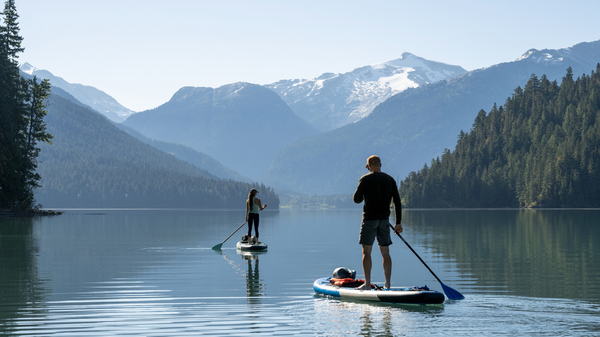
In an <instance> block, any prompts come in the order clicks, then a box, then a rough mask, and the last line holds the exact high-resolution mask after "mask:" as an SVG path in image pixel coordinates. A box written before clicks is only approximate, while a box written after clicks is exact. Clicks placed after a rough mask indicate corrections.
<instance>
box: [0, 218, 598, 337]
mask: <svg viewBox="0 0 600 337" xmlns="http://www.w3.org/2000/svg"><path fill="white" fill-rule="evenodd" d="M260 216H261V220H260V239H261V241H263V242H265V243H267V244H268V245H269V249H268V252H266V253H262V254H242V253H241V252H238V251H237V250H236V249H235V244H236V242H237V241H239V239H240V238H241V236H242V234H243V233H244V232H246V226H244V227H243V228H242V229H240V230H239V231H238V232H237V233H236V234H234V235H233V236H232V237H231V238H230V239H229V240H228V241H226V242H225V243H224V244H223V247H222V250H221V251H215V250H213V249H211V247H213V246H214V245H216V244H218V243H221V242H222V241H223V240H225V238H227V236H229V235H230V234H231V233H232V232H233V231H234V230H235V229H236V228H238V227H239V226H240V225H241V224H242V223H243V222H244V212H243V210H241V211H238V210H212V211H207V210H193V209H190V210H169V209H146V210H104V209H94V210H65V213H64V214H63V215H60V216H53V217H36V218H27V219H20V218H2V219H0V299H1V302H0V334H2V335H4V336H116V335H119V336H120V335H128V336H198V335H215V336H246V335H253V334H259V335H267V336H268V335H272V336H281V335H285V336H289V335H294V336H348V335H350V336H448V335H456V336H459V335H460V336H489V335H508V336H530V335H536V336H564V335H569V336H592V335H600V281H599V280H600V262H599V261H600V210H407V211H406V210H405V211H404V212H403V223H404V233H403V237H404V238H405V239H406V241H407V242H408V243H409V244H410V245H411V246H412V247H413V248H414V249H415V251H416V252H417V253H418V254H419V255H420V256H421V258H423V260H424V261H425V262H426V263H427V264H428V265H429V267H430V268H431V269H432V270H433V271H434V272H435V273H436V275H437V276H438V277H439V278H440V279H441V280H442V281H443V283H444V284H445V285H447V286H450V287H452V288H453V289H456V290H457V291H459V292H461V293H462V294H463V295H465V297H466V298H465V299H464V300H461V301H452V300H446V302H445V303H444V304H442V305H437V306H409V305H374V304H369V303H362V302H348V301H339V300H335V299H330V298H325V297H320V296H316V295H315V294H314V291H313V289H312V283H313V281H314V280H315V279H317V278H320V277H325V276H331V274H332V272H333V270H334V269H335V268H337V267H349V268H352V269H355V270H356V271H357V276H358V277H360V278H362V277H363V274H362V269H361V262H360V261H361V250H360V246H359V245H358V231H359V225H360V217H361V211H360V209H351V210H280V211H273V210H266V211H264V212H261V215H260ZM393 241H394V244H393V245H392V246H391V247H390V251H391V255H392V259H393V273H392V286H422V285H427V286H429V287H430V288H432V289H436V290H439V291H442V288H441V286H440V283H439V282H438V281H437V280H436V279H435V278H434V277H433V276H432V274H431V273H430V272H429V271H428V270H427V269H426V268H425V267H424V266H423V264H422V263H421V262H420V261H419V260H418V259H417V258H416V257H415V255H414V254H413V253H412V252H411V251H410V250H409V249H408V248H407V247H406V245H405V244H404V243H403V242H402V241H401V240H400V239H399V238H397V237H396V236H394V237H393ZM373 252H374V261H373V272H372V276H373V277H372V278H373V282H374V283H378V284H382V283H383V271H382V267H381V256H380V254H379V249H377V247H374V250H373Z"/></svg>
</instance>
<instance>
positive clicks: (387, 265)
mask: <svg viewBox="0 0 600 337" xmlns="http://www.w3.org/2000/svg"><path fill="white" fill-rule="evenodd" d="M379 250H380V251H381V256H382V257H383V275H384V276H385V284H384V288H385V289H390V287H391V279H392V257H391V256H390V247H389V246H385V247H381V246H379Z"/></svg>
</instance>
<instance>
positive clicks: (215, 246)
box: [212, 220, 248, 250]
mask: <svg viewBox="0 0 600 337" xmlns="http://www.w3.org/2000/svg"><path fill="white" fill-rule="evenodd" d="M246 222H248V220H246V221H244V223H243V224H241V225H240V227H238V228H237V229H236V230H235V231H234V232H233V233H231V235H229V236H228V237H227V239H225V240H223V242H221V243H219V244H218V245H214V247H212V249H214V250H221V246H222V245H223V244H224V243H225V241H227V240H229V238H230V237H232V236H233V234H235V233H236V232H237V231H239V230H240V228H242V226H243V225H245V224H246Z"/></svg>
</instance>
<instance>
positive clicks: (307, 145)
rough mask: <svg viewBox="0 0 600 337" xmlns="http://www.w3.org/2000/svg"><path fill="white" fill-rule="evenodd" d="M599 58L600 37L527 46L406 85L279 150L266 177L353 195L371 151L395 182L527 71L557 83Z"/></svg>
mask: <svg viewBox="0 0 600 337" xmlns="http://www.w3.org/2000/svg"><path fill="white" fill-rule="evenodd" d="M598 62H600V41H596V42H589V43H580V44H577V45H575V46H572V47H570V48H565V49H559V50H541V51H539V50H530V51H528V52H526V53H525V54H524V55H523V56H522V57H521V58H519V59H517V60H515V61H513V62H506V63H501V64H497V65H494V66H491V67H488V68H484V69H479V70H475V71H471V72H468V73H465V74H463V75H460V76H458V77H454V78H452V79H449V80H444V81H441V82H437V83H433V84H428V85H424V86H421V87H417V88H413V89H408V90H405V91H404V92H402V93H399V94H397V95H395V96H393V97H391V98H389V99H388V100H386V101H385V102H383V103H382V104H380V105H378V106H377V107H376V108H375V109H374V110H373V112H372V113H371V114H370V115H369V116H367V117H365V118H364V119H362V120H360V121H358V122H356V123H353V124H348V125H346V126H344V127H341V128H339V129H336V130H333V131H330V132H327V133H323V134H319V135H316V136H313V137H309V138H306V139H303V140H301V141H298V142H296V143H293V144H291V145H289V146H287V147H285V148H284V149H282V150H281V152H280V153H279V155H278V156H277V157H276V158H275V159H274V161H273V163H272V165H271V166H270V168H269V170H268V171H267V173H266V174H265V180H264V182H265V183H267V184H269V185H270V186H274V187H276V188H280V189H290V190H295V191H299V192H304V193H308V194H338V193H352V192H353V191H354V189H355V188H356V183H357V181H358V179H359V178H360V176H361V175H362V174H365V173H366V172H367V171H366V169H365V168H364V166H365V161H366V158H367V157H368V156H369V155H372V154H377V155H379V156H381V158H382V163H383V167H382V170H383V171H385V172H387V173H389V174H391V175H392V176H393V177H394V178H396V179H397V180H399V179H401V178H404V177H405V176H407V175H408V174H409V173H410V172H411V171H417V170H419V169H421V168H422V167H423V165H424V164H425V163H429V162H430V161H431V160H432V159H434V158H436V157H438V156H441V155H442V154H443V151H444V149H446V148H449V149H452V148H454V147H455V145H456V141H457V138H458V136H459V134H460V131H461V130H470V128H471V126H472V125H473V122H474V119H475V117H476V116H477V114H478V113H479V111H480V110H482V109H484V110H487V111H490V109H491V108H492V107H493V105H494V103H498V104H499V105H502V104H503V103H504V102H505V100H506V99H507V98H508V97H510V96H511V95H512V93H513V92H514V89H515V88H517V87H518V86H524V85H525V84H526V83H527V81H528V80H529V78H530V77H531V75H532V74H536V75H537V76H538V77H540V78H541V77H542V75H546V77H547V78H548V79H550V80H557V81H558V82H559V83H560V82H561V80H562V76H564V74H565V73H566V69H567V68H569V67H571V68H572V71H573V74H574V75H575V77H577V76H581V75H582V74H584V73H587V74H589V73H591V71H592V70H595V69H596V65H597V63H598Z"/></svg>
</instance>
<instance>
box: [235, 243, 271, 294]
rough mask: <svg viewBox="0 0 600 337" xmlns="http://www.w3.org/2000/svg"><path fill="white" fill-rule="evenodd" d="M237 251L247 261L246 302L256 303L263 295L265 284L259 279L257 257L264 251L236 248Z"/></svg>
mask: <svg viewBox="0 0 600 337" xmlns="http://www.w3.org/2000/svg"><path fill="white" fill-rule="evenodd" d="M237 253H238V254H239V255H241V256H242V259H243V260H244V261H246V262H247V267H248V270H247V272H246V294H247V296H248V303H250V304H258V303H260V298H259V297H260V296H263V295H265V293H264V288H265V284H264V283H262V281H261V279H260V270H259V266H258V257H259V256H260V255H261V254H264V253H265V252H244V251H241V250H239V249H238V250H237Z"/></svg>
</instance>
